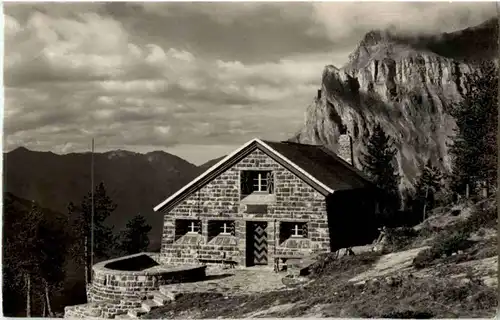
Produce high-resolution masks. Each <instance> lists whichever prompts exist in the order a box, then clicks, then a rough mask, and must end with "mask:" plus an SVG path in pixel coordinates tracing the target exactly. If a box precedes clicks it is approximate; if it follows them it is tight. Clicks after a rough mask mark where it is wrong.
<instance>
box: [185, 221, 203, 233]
mask: <svg viewBox="0 0 500 320" xmlns="http://www.w3.org/2000/svg"><path fill="white" fill-rule="evenodd" d="M195 227H196V221H191V224H190V225H189V226H188V232H187V233H188V234H199V233H200V232H199V231H195Z"/></svg>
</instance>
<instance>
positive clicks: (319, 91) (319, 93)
mask: <svg viewBox="0 0 500 320" xmlns="http://www.w3.org/2000/svg"><path fill="white" fill-rule="evenodd" d="M319 99H321V89H319V90H318V100H319Z"/></svg>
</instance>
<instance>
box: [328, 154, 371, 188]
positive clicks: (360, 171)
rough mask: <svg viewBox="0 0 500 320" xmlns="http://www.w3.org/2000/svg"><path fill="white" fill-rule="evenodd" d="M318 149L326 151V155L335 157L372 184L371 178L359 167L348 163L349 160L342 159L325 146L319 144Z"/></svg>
mask: <svg viewBox="0 0 500 320" xmlns="http://www.w3.org/2000/svg"><path fill="white" fill-rule="evenodd" d="M319 147H320V149H321V150H322V151H323V152H325V153H327V154H328V155H330V156H331V157H332V158H335V160H337V161H338V162H339V163H341V164H342V165H343V166H344V167H346V168H347V169H349V170H350V171H352V172H353V173H356V174H358V175H359V176H360V177H362V178H363V179H365V180H366V181H367V182H369V183H370V184H373V182H372V181H371V179H369V178H368V176H367V175H366V174H365V173H364V172H363V171H362V170H360V169H358V168H356V167H355V166H354V164H350V163H349V162H347V161H346V160H344V159H342V157H341V156H339V155H338V154H336V153H335V152H333V151H331V150H330V149H328V148H326V147H325V146H319Z"/></svg>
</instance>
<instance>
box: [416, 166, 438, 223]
mask: <svg viewBox="0 0 500 320" xmlns="http://www.w3.org/2000/svg"><path fill="white" fill-rule="evenodd" d="M442 181H443V174H442V173H441V171H440V170H439V169H438V168H437V167H435V166H433V165H432V163H431V161H430V159H429V160H428V161H427V163H426V165H425V166H424V167H423V169H422V173H421V175H420V177H419V179H418V181H417V184H416V185H415V189H416V192H415V198H414V204H413V211H414V212H415V213H422V214H423V215H424V216H425V214H426V213H425V212H426V211H429V210H432V209H433V208H434V207H435V205H436V194H437V193H438V192H439V191H440V190H441V187H442ZM424 218H425V217H424Z"/></svg>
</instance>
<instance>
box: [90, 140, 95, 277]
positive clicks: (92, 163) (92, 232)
mask: <svg viewBox="0 0 500 320" xmlns="http://www.w3.org/2000/svg"><path fill="white" fill-rule="evenodd" d="M90 159H91V160H90V181H91V184H92V185H91V189H90V197H91V201H92V205H91V207H92V215H91V222H90V274H91V276H90V282H92V280H93V279H92V266H93V265H94V138H92V153H91V156H90Z"/></svg>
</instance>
